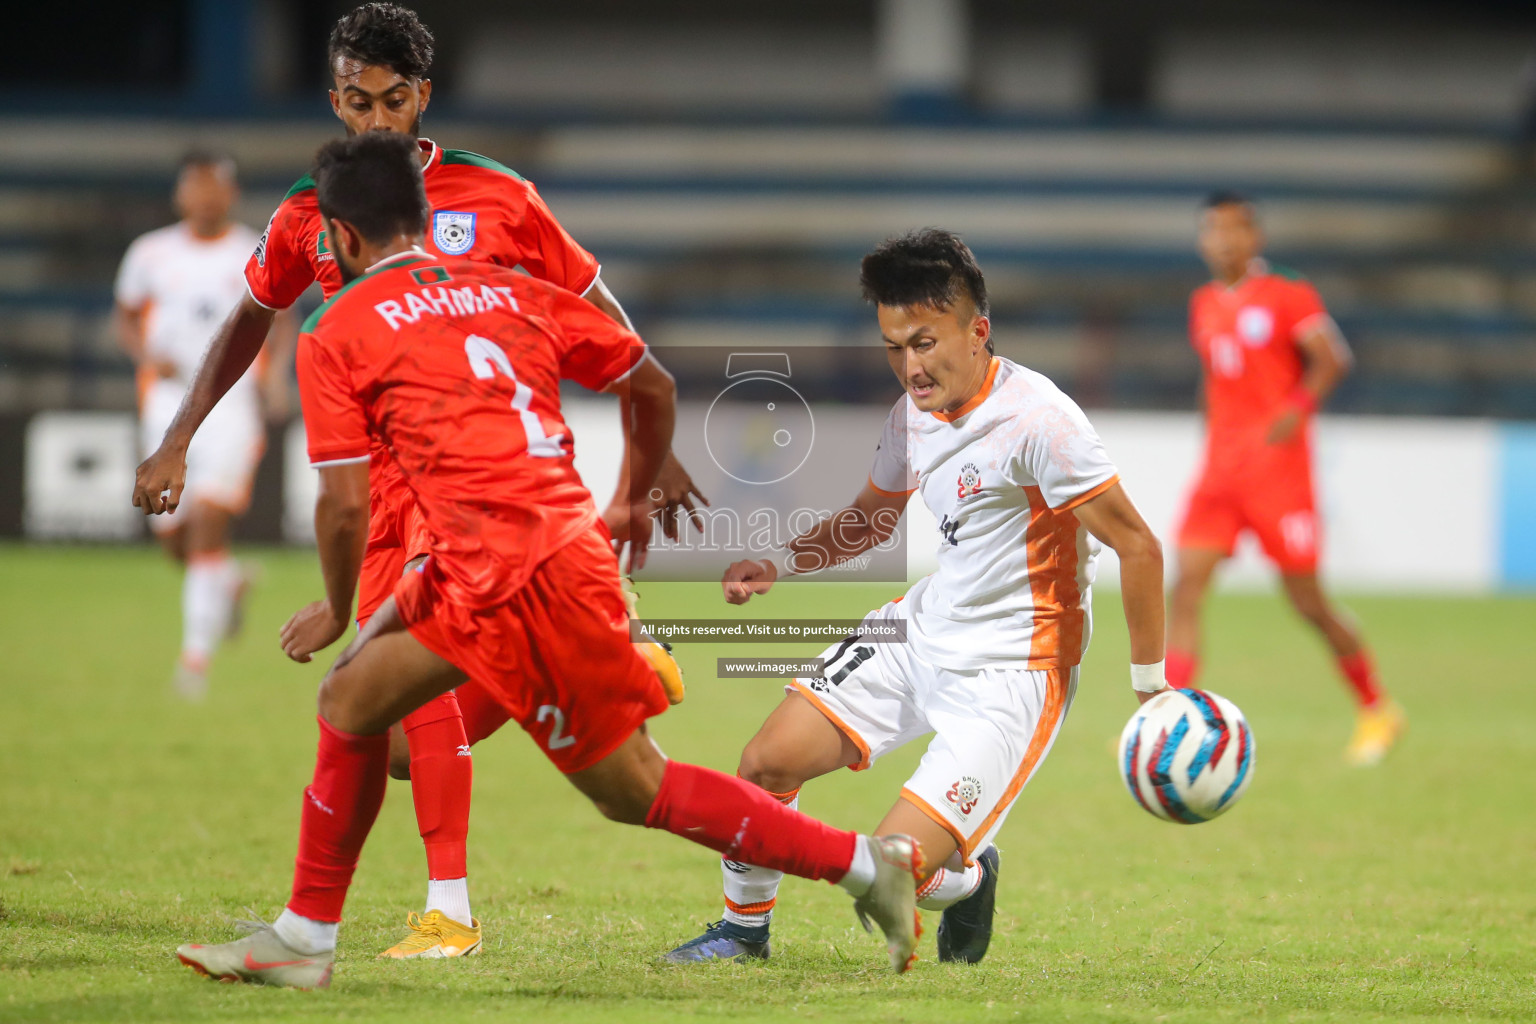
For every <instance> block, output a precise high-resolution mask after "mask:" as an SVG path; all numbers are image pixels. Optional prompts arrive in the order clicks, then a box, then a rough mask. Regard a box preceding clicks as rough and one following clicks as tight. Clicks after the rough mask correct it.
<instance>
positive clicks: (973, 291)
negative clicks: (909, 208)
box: [859, 228, 991, 316]
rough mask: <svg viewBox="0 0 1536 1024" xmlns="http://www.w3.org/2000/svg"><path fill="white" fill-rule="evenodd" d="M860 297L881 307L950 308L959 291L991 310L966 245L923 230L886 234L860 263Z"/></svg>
mask: <svg viewBox="0 0 1536 1024" xmlns="http://www.w3.org/2000/svg"><path fill="white" fill-rule="evenodd" d="M859 285H860V287H861V288H862V289H863V292H864V299H865V301H867V302H873V303H875V304H876V305H880V306H921V305H929V306H943V307H948V306H953V305H954V304H955V302H956V300H958V299H959V298H960V296H961V295H962V294H963V295H965V296H966V297H967V298H969V299H970V300H971V304H972V305H973V306H975V307H976V312H977V313H979V314H980V315H982V316H988V315H989V314H990V313H991V307H990V306H989V305H988V303H987V282H986V279H985V278H984V277H982V275H981V267H980V266H978V265H977V263H976V256H975V255H974V254H973V253H972V252H971V250H970V247H969V246H967V245H966V244H965V243H964V242H962V241H961V240H960V236H959V235H957V234H955V233H954V232H953V231H943V230H940V229H939V228H922V229H920V230H917V231H909V232H907V233H906V234H904V235H900V236H898V237H896V238H887V239H886V240H885V241H883V242H881V243H880V244H879V245H877V246H875V248H874V249H873V250H872V251H871V252H870V253H869V254H868V255H866V256H865V257H864V259H863V261H862V262H861V263H860V264H859Z"/></svg>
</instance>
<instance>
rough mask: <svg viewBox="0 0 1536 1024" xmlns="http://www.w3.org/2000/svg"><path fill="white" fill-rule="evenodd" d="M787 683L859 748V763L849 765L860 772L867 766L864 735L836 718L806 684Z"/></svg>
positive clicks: (795, 680) (798, 681)
mask: <svg viewBox="0 0 1536 1024" xmlns="http://www.w3.org/2000/svg"><path fill="white" fill-rule="evenodd" d="M789 685H790V688H791V689H793V690H794V691H795V692H796V693H798V694H799V695H800V696H802V697H804V698H805V699H806V700H808V701H810V702H811V706H812V707H814V708H815V709H816V710H817V711H820V712H821V713H822V714H824V715H826V716H827V721H829V722H831V723H832V724H833V725H835V726H837V731H838V732H840V733H842V734H843V735H844V736H847V737H848V739H849V741H850V742H852V743H853V745H854V746H856V747H858V748H859V763H858V764H855V765H849V767H850V768H852V769H853V770H854V771H856V772H861V771H863V770H864V769H866V768H868V767H869V744H868V743H865V742H864V737H862V736H860V735H859V734H858V733H856V732H854V731H853V730H852V729H851V728H849V727H848V725H847V723H845V722H844V721H843V720H842V719H841V718H838V717H837V715H836V714H835V713H834V712H833V710H832V709H831V708H829V707H827V705H826V703H825V702H824V701H823V700H822V699H821V698H820V697H818V696H816V694H815V693H814V692H812V690H811V688H810V687H809V686H806V685H805V684H804V683H802V682H801V681H800V680H798V679H792V680H790V683H789Z"/></svg>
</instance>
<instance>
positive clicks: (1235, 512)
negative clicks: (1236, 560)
mask: <svg viewBox="0 0 1536 1024" xmlns="http://www.w3.org/2000/svg"><path fill="white" fill-rule="evenodd" d="M1263 246H1264V236H1263V232H1262V230H1261V229H1260V225H1259V222H1258V217H1257V214H1256V211H1255V209H1254V206H1253V204H1252V202H1250V201H1249V200H1248V199H1247V198H1245V197H1244V196H1241V195H1239V194H1237V193H1231V192H1218V193H1216V194H1214V195H1212V196H1211V197H1210V198H1209V199H1208V200H1207V201H1206V204H1205V208H1204V210H1203V212H1202V214H1201V221H1200V254H1201V256H1202V257H1203V258H1204V260H1205V262H1206V265H1207V266H1208V267H1209V268H1210V271H1211V276H1212V277H1213V278H1214V280H1212V281H1210V282H1209V283H1207V284H1205V285H1203V286H1201V287H1200V288H1199V289H1198V290H1196V291H1195V293H1194V295H1193V296H1192V297H1191V299H1190V306H1189V318H1190V324H1189V329H1190V340H1191V342H1192V344H1193V345H1194V347H1195V351H1196V352H1198V353H1199V355H1200V362H1201V365H1202V368H1203V369H1204V388H1203V398H1204V406H1205V418H1206V452H1205V464H1204V466H1203V468H1202V469H1201V472H1200V476H1199V477H1198V479H1197V480H1196V481H1195V484H1194V487H1193V490H1192V491H1191V493H1190V496H1189V503H1188V507H1187V509H1186V511H1185V514H1184V520H1183V523H1182V524H1181V525H1180V527H1179V533H1178V547H1179V554H1178V570H1177V579H1176V580H1175V582H1174V586H1173V602H1172V603H1173V607H1172V611H1171V614H1170V616H1169V627H1168V654H1167V673H1168V682H1169V684H1170V685H1173V686H1189V685H1192V684H1193V683H1194V680H1195V676H1196V672H1197V670H1198V668H1199V649H1200V608H1201V604H1202V602H1203V600H1204V598H1205V593H1206V590H1207V589H1208V588H1209V587H1210V583H1211V577H1212V574H1213V573H1214V572H1215V570H1216V566H1217V565H1218V564H1220V563H1221V561H1222V560H1223V559H1225V558H1227V557H1229V556H1230V555H1231V554H1232V551H1233V547H1234V545H1235V543H1236V541H1237V538H1238V535H1239V534H1241V533H1243V532H1244V531H1251V532H1252V533H1254V534H1255V535H1256V536H1257V537H1258V541H1259V544H1260V545H1261V547H1262V548H1263V550H1264V553H1265V555H1267V556H1268V557H1269V559H1270V561H1272V562H1274V563H1275V565H1276V566H1277V567H1278V568H1279V570H1280V579H1281V581H1282V582H1283V584H1284V586H1285V593H1286V596H1287V597H1289V598H1290V601H1291V604H1292V605H1293V606H1294V607H1295V608H1296V610H1297V612H1299V613H1300V614H1301V616H1302V617H1303V618H1304V619H1306V620H1307V622H1309V623H1311V625H1312V626H1313V627H1314V628H1315V629H1317V631H1318V632H1319V633H1320V634H1322V636H1323V638H1324V639H1325V640H1326V641H1327V643H1328V646H1329V647H1330V648H1332V650H1333V653H1334V656H1335V658H1337V660H1338V665H1339V671H1340V673H1341V674H1342V675H1343V677H1344V679H1345V681H1346V682H1347V683H1348V685H1349V688H1350V691H1351V692H1352V693H1353V694H1354V697H1355V700H1356V703H1357V705H1358V718H1357V721H1356V727H1355V733H1354V736H1353V738H1352V739H1351V740H1350V743H1349V747H1348V749H1347V751H1346V756H1347V757H1348V759H1349V760H1350V761H1351V762H1353V763H1355V764H1362V765H1369V764H1375V763H1377V762H1378V761H1380V760H1381V759H1382V758H1383V757H1384V756H1386V753H1387V751H1388V750H1390V749H1391V747H1392V744H1393V743H1395V742H1396V741H1397V739H1398V737H1399V736H1401V735H1402V733H1403V731H1404V729H1405V728H1406V727H1407V719H1406V717H1405V716H1404V714H1403V711H1402V709H1401V708H1400V707H1398V705H1397V704H1396V703H1395V702H1393V701H1392V700H1391V699H1390V698H1389V697H1388V696H1387V695H1386V692H1385V691H1384V690H1383V689H1382V687H1381V684H1380V682H1379V680H1378V679H1377V676H1376V669H1375V666H1374V664H1373V663H1372V660H1371V655H1370V652H1369V651H1368V650H1367V649H1366V647H1365V644H1364V642H1363V640H1362V639H1361V637H1360V633H1359V630H1358V629H1357V628H1356V626H1355V625H1354V624H1353V623H1352V622H1350V621H1349V619H1348V618H1347V617H1346V616H1344V615H1343V614H1341V613H1340V612H1339V610H1338V609H1336V608H1335V607H1334V606H1333V605H1332V604H1331V603H1330V601H1329V600H1328V598H1327V596H1326V595H1325V594H1324V593H1323V589H1322V587H1321V585H1320V584H1319V582H1318V578H1317V561H1318V547H1319V541H1320V530H1319V526H1318V519H1317V507H1316V499H1315V495H1314V491H1313V486H1312V417H1313V414H1314V413H1315V412H1316V411H1317V409H1318V407H1319V406H1320V405H1321V404H1322V403H1323V402H1324V401H1326V400H1327V398H1328V396H1329V395H1330V394H1332V392H1333V390H1334V388H1336V387H1337V386H1338V384H1339V382H1340V381H1341V380H1343V378H1344V376H1345V375H1346V374H1347V373H1348V372H1349V368H1350V364H1351V361H1352V358H1351V356H1350V352H1349V348H1348V346H1347V345H1346V344H1345V342H1344V339H1343V337H1342V336H1341V335H1340V334H1339V331H1338V328H1337V327H1336V326H1335V324H1334V322H1333V320H1332V318H1331V317H1329V315H1328V312H1327V310H1325V309H1324V308H1323V302H1322V299H1321V298H1320V297H1319V296H1318V294H1317V290H1316V289H1315V288H1313V287H1312V285H1311V284H1309V283H1307V282H1306V281H1305V280H1303V279H1301V278H1300V277H1298V276H1296V275H1295V274H1291V273H1288V272H1286V271H1282V270H1279V269H1277V268H1275V267H1271V266H1270V265H1269V264H1268V263H1266V262H1265V261H1264V260H1263V259H1261V258H1260V253H1261V252H1262V251H1263Z"/></svg>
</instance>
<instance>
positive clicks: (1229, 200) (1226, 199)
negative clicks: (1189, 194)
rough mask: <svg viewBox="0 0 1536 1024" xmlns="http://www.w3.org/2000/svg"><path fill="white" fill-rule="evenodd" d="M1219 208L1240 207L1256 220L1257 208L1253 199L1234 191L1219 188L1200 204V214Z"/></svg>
mask: <svg viewBox="0 0 1536 1024" xmlns="http://www.w3.org/2000/svg"><path fill="white" fill-rule="evenodd" d="M1219 206H1241V207H1243V208H1244V209H1246V210H1247V211H1248V215H1249V216H1250V217H1252V218H1254V219H1255V220H1257V219H1258V215H1259V208H1258V205H1257V204H1255V203H1254V201H1253V197H1252V196H1250V195H1248V194H1247V193H1244V192H1239V191H1237V190H1236V189H1230V188H1219V189H1217V190H1216V191H1214V192H1212V193H1211V194H1210V195H1208V196H1206V197H1205V201H1204V202H1202V203H1201V204H1200V212H1201V213H1204V212H1205V211H1206V210H1214V209H1216V208H1217V207H1219Z"/></svg>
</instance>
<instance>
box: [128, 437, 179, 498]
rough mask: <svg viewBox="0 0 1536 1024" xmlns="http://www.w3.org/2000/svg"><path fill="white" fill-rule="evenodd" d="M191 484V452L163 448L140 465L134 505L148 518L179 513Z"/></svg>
mask: <svg viewBox="0 0 1536 1024" xmlns="http://www.w3.org/2000/svg"><path fill="white" fill-rule="evenodd" d="M186 485H187V452H186V449H184V448H167V447H166V446H165V445H163V444H162V445H161V446H160V447H159V448H156V449H155V451H154V454H152V455H150V457H149V458H147V459H145V460H144V461H143V462H141V463H139V469H138V472H137V473H136V474H135V475H134V480H133V505H134V507H135V508H141V509H143V510H144V514H145V515H147V516H154V515H159V514H160V513H162V512H175V511H176V506H177V505H179V504H181V491H182V488H184V487H185V486H186Z"/></svg>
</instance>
